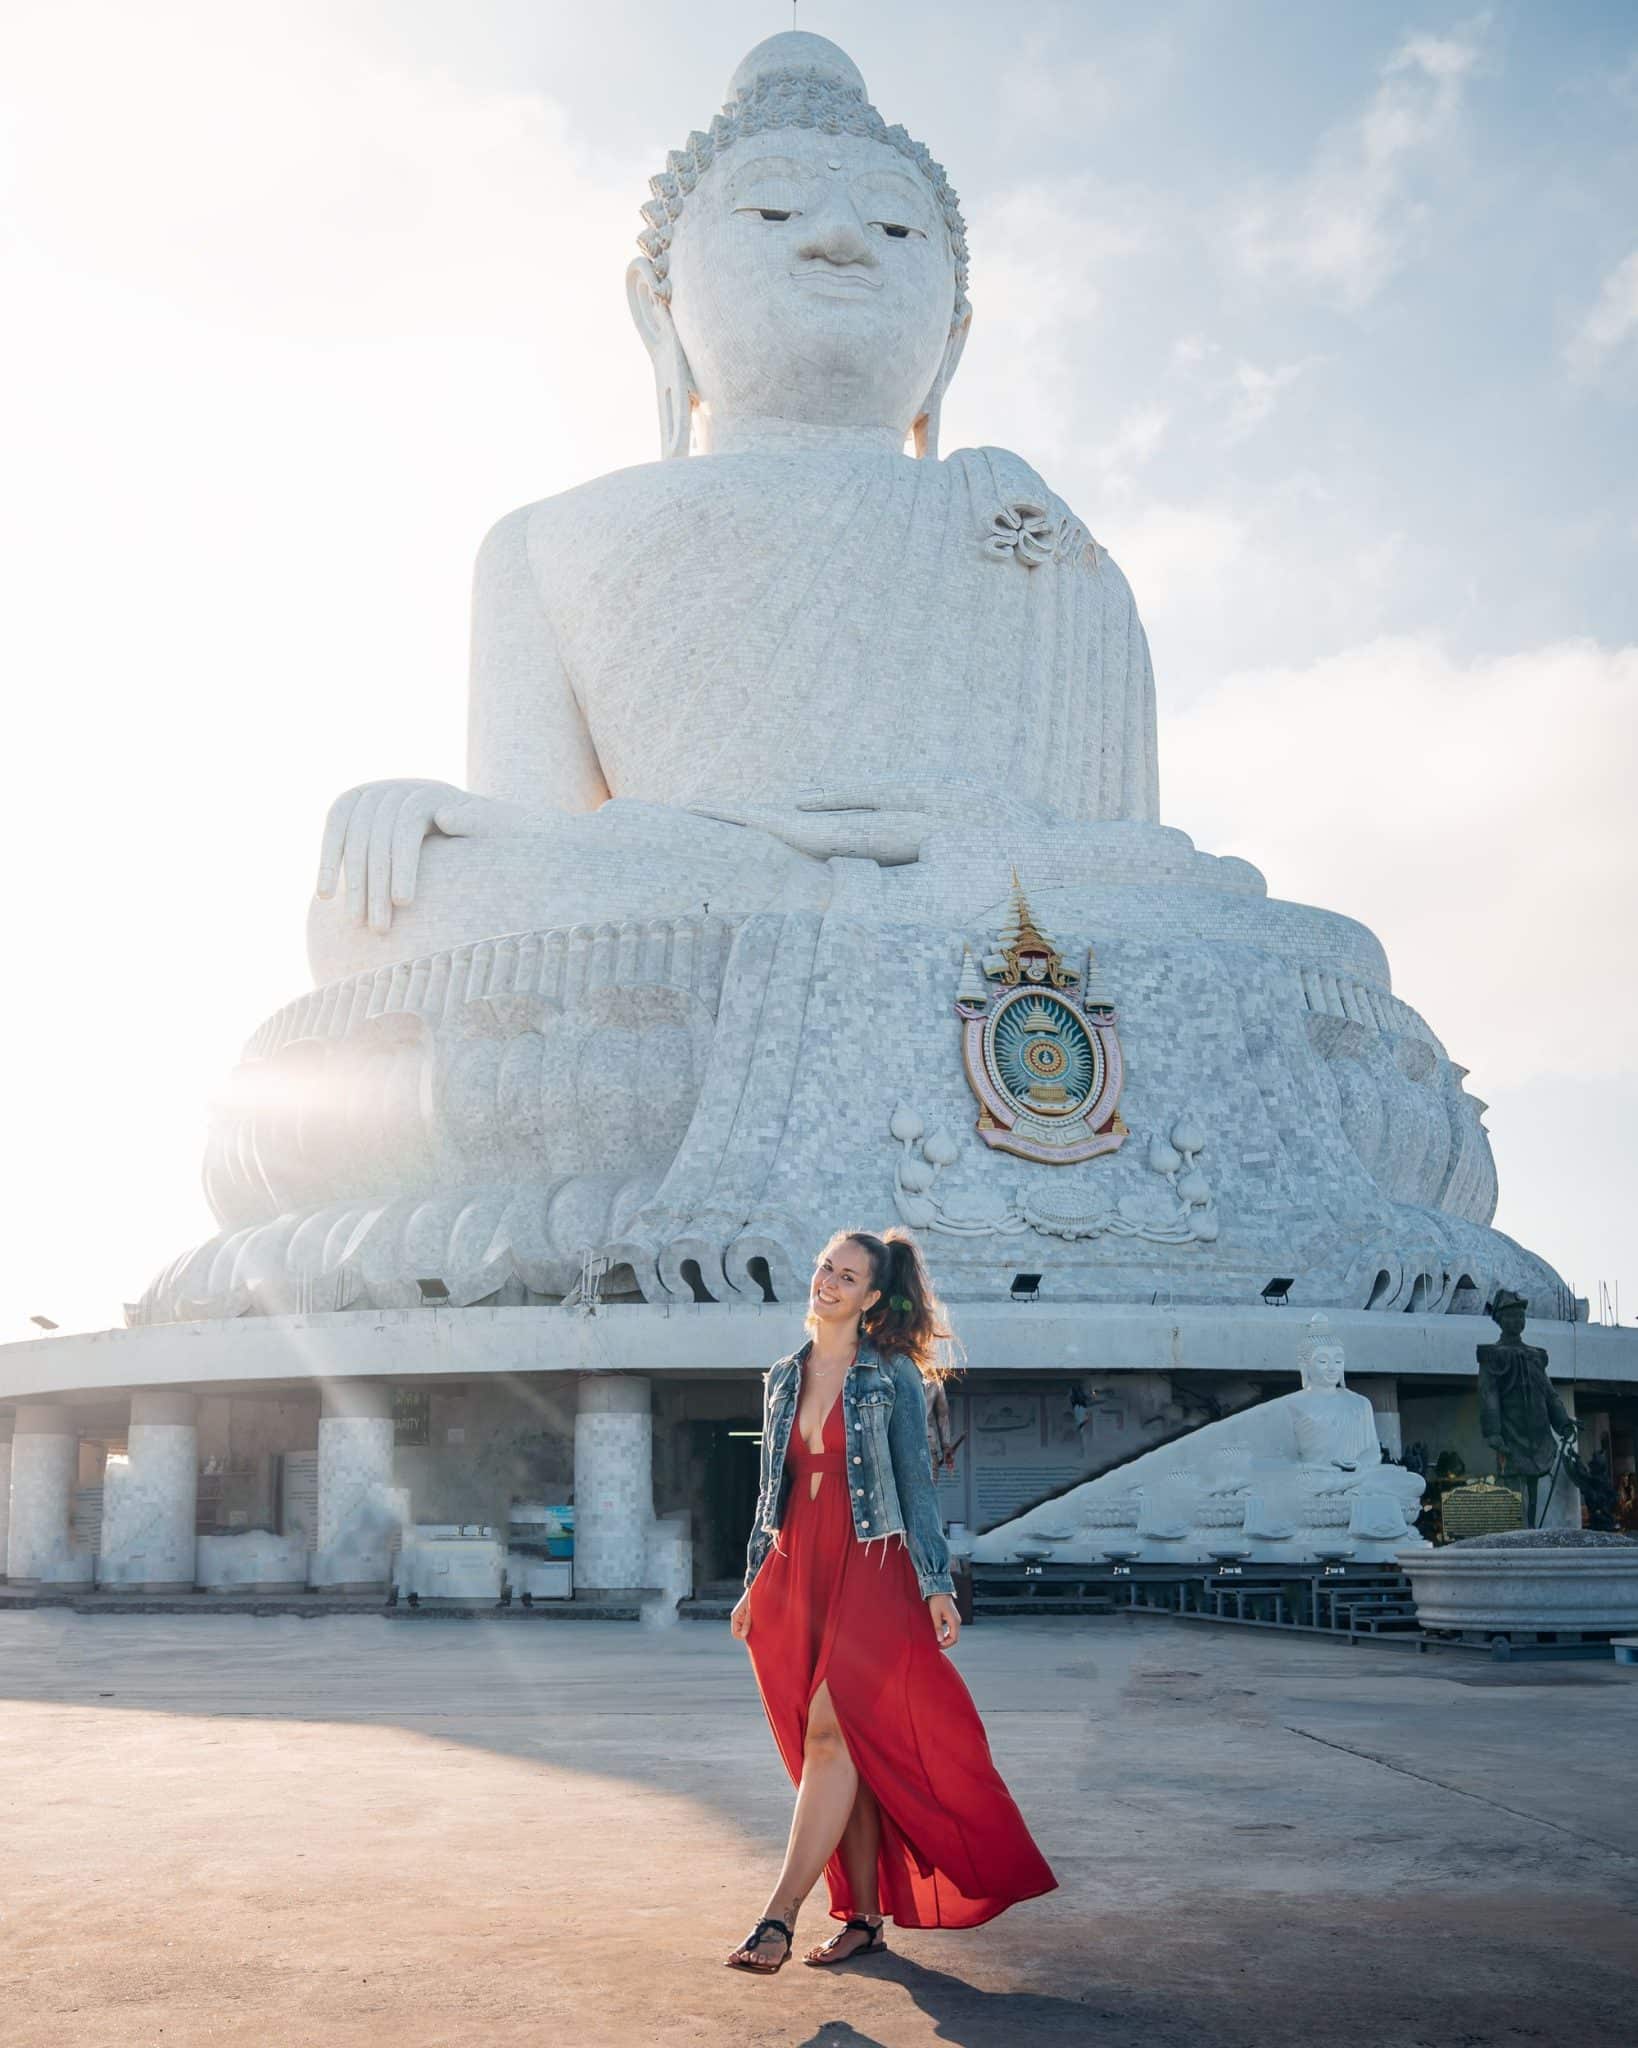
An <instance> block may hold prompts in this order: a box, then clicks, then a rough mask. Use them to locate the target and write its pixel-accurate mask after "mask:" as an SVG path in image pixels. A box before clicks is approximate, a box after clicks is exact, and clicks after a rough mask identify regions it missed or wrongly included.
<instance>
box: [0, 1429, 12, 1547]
mask: <svg viewBox="0 0 1638 2048" xmlns="http://www.w3.org/2000/svg"><path fill="white" fill-rule="evenodd" d="M10 1541H11V1417H10V1416H9V1415H0V1581H3V1580H4V1579H5V1576H6V1550H7V1547H8V1545H9V1543H10Z"/></svg>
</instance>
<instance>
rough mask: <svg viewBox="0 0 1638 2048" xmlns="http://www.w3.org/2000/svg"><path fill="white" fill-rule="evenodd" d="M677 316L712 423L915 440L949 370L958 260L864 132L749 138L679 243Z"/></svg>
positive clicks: (917, 181) (704, 192) (684, 220)
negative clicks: (793, 423) (797, 426)
mask: <svg viewBox="0 0 1638 2048" xmlns="http://www.w3.org/2000/svg"><path fill="white" fill-rule="evenodd" d="M670 280H671V316H672V319H673V320H674V322H675V324H676V330H677V337H678V340H679V341H680V342H681V344H682V349H683V353H684V355H685V356H686V357H687V359H688V367H689V370H690V372H691V374H692V379H693V385H694V389H695V390H696V392H697V393H698V395H699V399H700V403H701V405H702V406H703V407H704V408H705V409H706V412H707V415H708V419H709V418H711V417H716V418H780V419H787V420H799V421H802V422H804V423H806V424H809V425H814V426H825V427H868V428H882V427H887V428H892V429H894V430H896V431H897V432H898V433H900V434H904V433H907V432H908V431H909V428H910V426H911V424H912V422H913V421H914V420H915V418H916V417H917V414H918V412H919V411H920V409H921V407H922V405H923V403H924V402H925V401H926V399H927V396H928V394H929V392H930V391H931V390H932V388H933V385H934V383H935V380H936V379H937V378H938V376H939V374H940V369H941V365H942V364H943V361H944V355H945V350H946V347H947V346H948V344H949V341H950V321H951V315H952V312H953V310H954V306H955V282H956V274H955V259H954V257H953V255H952V254H951V250H950V240H949V235H948V233H947V232H946V230H945V226H944V219H943V216H942V214H941V213H940V211H939V209H938V207H937V205H936V204H935V202H934V198H933V193H932V190H931V188H930V187H929V186H928V185H927V183H926V182H925V180H924V179H923V178H922V177H921V176H920V175H919V173H918V172H917V171H916V170H915V168H914V167H913V166H912V165H911V164H910V163H908V162H907V161H906V160H905V158H903V157H902V156H900V155H899V153H898V152H897V151H896V150H895V149H892V148H891V147H890V146H889V145H888V144H886V143H884V142H877V141H874V140H872V139H870V138H869V137H866V136H857V135H823V134H820V133H818V132H816V131H815V130H812V129H802V128H780V129H775V130H772V131H770V132H768V133H765V134H761V135H752V136H747V137H744V138H743V139H742V140H740V141H738V142H736V143H735V144H734V145H733V147H732V148H730V149H728V150H726V151H724V153H723V154H722V156H721V157H719V158H718V159H717V160H716V162H715V163H713V164H712V166H711V168H710V169H709V170H708V171H707V172H706V174H705V176H704V177H702V178H701V179H700V181H699V183H698V184H697V185H696V186H695V188H694V190H693V192H692V193H691V194H690V195H689V197H688V200H687V202H686V204H685V205H684V207H683V209H682V213H681V216H680V218H679V219H678V221H677V224H676V227H675V229H674V230H673V233H672V241H671V262H670Z"/></svg>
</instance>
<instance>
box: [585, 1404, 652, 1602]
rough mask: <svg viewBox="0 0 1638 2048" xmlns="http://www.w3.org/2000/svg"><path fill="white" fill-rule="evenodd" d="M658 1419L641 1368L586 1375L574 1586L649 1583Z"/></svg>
mask: <svg viewBox="0 0 1638 2048" xmlns="http://www.w3.org/2000/svg"><path fill="white" fill-rule="evenodd" d="M653 1520H654V1422H653V1416H652V1413H651V1410H650V1406H649V1384H648V1380H647V1379H646V1377H644V1376H643V1375H642V1374H641V1373H625V1372H622V1373H593V1372H589V1373H582V1374H581V1377H580V1410H579V1413H578V1414H577V1415H576V1416H575V1419H574V1583H575V1591H576V1592H581V1591H587V1590H589V1591H601V1590H606V1589H608V1588H612V1587H615V1586H640V1585H642V1584H643V1583H644V1576H643V1575H644V1565H645V1550H646V1546H647V1542H648V1530H649V1524H650V1523H651V1522H652V1521H653Z"/></svg>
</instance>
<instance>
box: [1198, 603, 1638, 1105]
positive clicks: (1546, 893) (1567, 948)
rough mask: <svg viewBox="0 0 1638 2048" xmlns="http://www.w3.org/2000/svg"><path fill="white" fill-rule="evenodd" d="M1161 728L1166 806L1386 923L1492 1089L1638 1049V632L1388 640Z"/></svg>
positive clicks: (1396, 960) (1246, 683)
mask: <svg viewBox="0 0 1638 2048" xmlns="http://www.w3.org/2000/svg"><path fill="white" fill-rule="evenodd" d="M1163 726H1164V729H1163V732H1162V736H1161V763H1162V777H1161V793H1162V800H1163V810H1164V815H1165V817H1166V820H1167V822H1168V823H1169V824H1176V825H1180V826H1182V827H1183V829H1184V830H1185V831H1187V832H1189V833H1190V834H1191V835H1192V836H1193V837H1194V838H1195V839H1196V840H1197V841H1198V842H1199V843H1200V844H1202V845H1204V846H1206V847H1208V848H1209V849H1210V850H1211V851H1213V852H1218V853H1237V854H1240V855H1242V856H1243V857H1244V858H1246V859H1248V860H1251V861H1254V862H1255V863H1256V864H1257V866H1259V867H1260V868H1262V870H1263V871H1264V873H1265V874H1266V875H1267V876H1268V881H1269V888H1270V891H1271V893H1273V894H1275V895H1278V896H1285V897H1292V898H1296V899H1297V900H1299V901H1302V902H1307V903H1317V904H1320V905H1322V906H1323V907H1324V908H1326V909H1331V910H1341V911H1345V912H1346V913H1348V915H1350V916H1353V917H1357V918H1360V919H1362V920H1363V922H1364V923H1366V924H1368V925H1369V926H1370V927H1371V928H1372V930H1373V931H1375V932H1376V933H1377V934H1378V936H1379V937H1380V938H1381V939H1382V941H1383V943H1384V944H1385V945H1386V947H1387V949H1388V957H1389V960H1390V962H1391V964H1392V967H1393V974H1394V984H1395V988H1396V990H1397V992H1398V993H1399V994H1400V995H1402V996H1403V997H1404V999H1405V1000H1406V1001H1407V1002H1409V1003H1411V1004H1413V1005H1414V1006H1415V1007H1416V1008H1417V1009H1419V1010H1420V1011H1421V1012H1422V1013H1423V1015H1424V1016H1425V1017H1426V1018H1427V1020H1428V1022H1429V1023H1430V1024H1431V1025H1432V1027H1433V1029H1434V1030H1435V1031H1436V1032H1437V1033H1438V1034H1439V1036H1440V1037H1441V1039H1443V1041H1444V1043H1445V1045H1446V1047H1447V1049H1448V1050H1449V1052H1450V1054H1451V1057H1452V1058H1453V1059H1456V1060H1458V1061H1460V1062H1461V1063H1462V1064H1463V1065H1465V1066H1467V1067H1469V1068H1471V1069H1472V1071H1473V1076H1474V1078H1473V1082H1472V1086H1473V1087H1474V1088H1476V1089H1477V1090H1478V1092H1479V1093H1480V1094H1481V1095H1484V1096H1489V1095H1490V1094H1491V1092H1492V1090H1494V1089H1498V1088H1502V1087H1507V1086H1519V1085H1522V1084H1524V1083H1525V1082H1527V1081H1530V1080H1532V1079H1534V1078H1537V1077H1539V1076H1541V1075H1543V1074H1554V1073H1557V1074H1579V1075H1583V1076H1586V1075H1594V1074H1600V1073H1613V1072H1616V1071H1618V1070H1620V1069H1623V1068H1626V1067H1627V1066H1629V1065H1630V1061H1631V1054H1632V1022H1631V1020H1632V1015H1633V1011H1634V1007H1635V1004H1638V960H1635V958H1634V955H1633V951H1632V948H1631V946H1630V945H1629V944H1628V942H1627V941H1628V933H1629V931H1630V928H1631V906H1632V903H1633V901H1634V899H1635V897H1638V836H1635V835H1634V833H1633V831H1632V825H1631V816H1632V809H1631V782H1630V777H1631V764H1632V762H1633V760H1634V759H1635V758H1638V647H1622V648H1616V649H1609V648H1604V647H1600V646H1598V645H1597V644H1596V643H1594V642H1592V641H1587V640H1575V641H1565V642H1562V643H1559V644H1556V645H1551V646H1545V647H1539V648H1535V649H1532V650H1530V651H1529V652H1525V653H1519V654H1512V655H1505V656H1497V657H1492V658H1489V659H1474V660H1467V661H1463V660H1459V659H1457V658H1456V657H1455V656H1453V655H1452V654H1450V653H1449V652H1448V651H1447V650H1446V649H1445V647H1443V646H1442V645H1441V644H1440V643H1439V642H1438V641H1436V640H1434V639H1432V638H1429V637H1406V638H1398V639H1388V640H1380V641H1377V642H1375V643H1373V644H1370V645H1367V646H1362V647H1359V648H1356V649H1354V650H1352V651H1350V652H1348V653H1344V654H1338V655H1334V656H1332V657H1330V658H1328V659H1325V660H1321V661H1317V662H1314V663H1312V664H1311V665H1309V666H1307V667H1301V668H1276V669H1266V670H1262V671H1259V672H1245V673H1242V674H1239V675H1235V676H1232V677H1230V678H1229V679H1228V680H1226V681H1225V682H1224V683H1223V684H1222V686H1221V688H1219V689H1218V690H1216V691H1214V692H1213V693H1212V694H1211V695H1210V696H1209V697H1207V698H1205V699H1203V700H1202V701H1200V702H1199V703H1198V704H1196V705H1195V706H1194V707H1193V708H1192V709H1190V710H1188V711H1186V712H1183V713H1180V714H1178V715H1174V716H1173V717H1171V718H1169V719H1165V720H1163Z"/></svg>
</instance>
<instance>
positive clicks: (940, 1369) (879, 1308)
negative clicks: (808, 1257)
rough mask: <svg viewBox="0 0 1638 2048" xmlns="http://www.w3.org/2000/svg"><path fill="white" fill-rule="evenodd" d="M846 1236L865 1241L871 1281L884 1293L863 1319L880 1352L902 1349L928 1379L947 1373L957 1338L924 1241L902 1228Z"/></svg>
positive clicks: (843, 1236)
mask: <svg viewBox="0 0 1638 2048" xmlns="http://www.w3.org/2000/svg"><path fill="white" fill-rule="evenodd" d="M842 1239H845V1240H846V1241H848V1242H849V1243H852V1244H858V1245H863V1247H864V1249H865V1253H866V1255H867V1257H868V1258H869V1260H870V1278H871V1285H872V1286H873V1287H874V1288H875V1289H876V1290H877V1294H878V1296H879V1299H877V1300H876V1301H874V1302H873V1303H872V1304H871V1305H870V1307H869V1308H868V1309H866V1310H865V1312H864V1314H863V1316H861V1317H860V1319H859V1326H860V1329H861V1331H862V1333H863V1334H864V1335H865V1336H866V1337H867V1338H868V1339H869V1340H870V1342H871V1343H872V1344H873V1345H874V1346H875V1347H876V1349H877V1350H878V1351H881V1352H884V1353H892V1352H895V1351H896V1352H898V1353H900V1354H901V1356H903V1357H905V1358H908V1359H909V1360H910V1362H911V1364H912V1365H914V1366H915V1367H916V1369H917V1370H918V1371H919V1372H920V1373H921V1375H922V1377H923V1378H924V1379H929V1380H942V1379H945V1378H947V1377H948V1376H949V1374H950V1372H951V1370H952V1366H951V1361H950V1345H951V1343H952V1341H953V1340H952V1337H951V1333H950V1330H949V1328H948V1327H947V1324H948V1319H947V1317H946V1316H945V1313H944V1305H943V1303H942V1302H940V1300H939V1298H938V1296H937V1295H936V1294H935V1293H934V1292H933V1283H932V1279H931V1277H930V1276H929V1274H928V1271H927V1262H926V1260H925V1259H923V1257H922V1255H921V1247H920V1245H918V1244H917V1242H916V1240H915V1239H914V1238H913V1237H912V1236H911V1235H910V1233H909V1231H907V1230H900V1229H897V1228H895V1229H892V1230H887V1231H884V1232H883V1233H882V1235H881V1236H880V1237H877V1236H875V1235H874V1234H873V1233H872V1232H871V1231H868V1230H847V1231H843V1232H842V1233H841V1235H840V1238H839V1239H838V1240H837V1241H838V1242H840V1241H841V1240H842Z"/></svg>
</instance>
